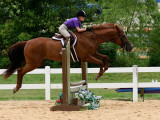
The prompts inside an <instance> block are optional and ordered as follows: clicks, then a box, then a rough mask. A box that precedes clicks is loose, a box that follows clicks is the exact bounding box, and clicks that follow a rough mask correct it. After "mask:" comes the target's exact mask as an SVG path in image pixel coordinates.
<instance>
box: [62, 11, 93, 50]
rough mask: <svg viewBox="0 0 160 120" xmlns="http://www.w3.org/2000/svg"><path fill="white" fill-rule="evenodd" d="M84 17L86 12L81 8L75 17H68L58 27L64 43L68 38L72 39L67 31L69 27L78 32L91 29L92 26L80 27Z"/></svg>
mask: <svg viewBox="0 0 160 120" xmlns="http://www.w3.org/2000/svg"><path fill="white" fill-rule="evenodd" d="M85 18H86V13H85V12H84V11H83V10H81V11H79V12H78V13H77V17H74V18H71V19H68V20H67V21H65V22H64V23H63V24H62V25H61V26H60V27H59V32H60V33H61V34H62V35H63V36H64V37H65V38H66V43H67V41H68V40H69V38H70V39H73V38H72V37H71V35H70V34H69V32H68V30H69V29H74V28H76V30H77V31H78V32H83V31H90V30H92V28H81V22H83V21H84V20H85ZM66 43H65V45H64V48H65V47H66Z"/></svg>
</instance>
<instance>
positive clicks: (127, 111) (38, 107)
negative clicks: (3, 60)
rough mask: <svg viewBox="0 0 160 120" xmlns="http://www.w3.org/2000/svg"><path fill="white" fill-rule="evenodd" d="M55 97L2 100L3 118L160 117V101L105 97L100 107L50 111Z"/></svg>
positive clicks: (143, 119) (150, 119)
mask: <svg viewBox="0 0 160 120" xmlns="http://www.w3.org/2000/svg"><path fill="white" fill-rule="evenodd" d="M53 105H54V101H0V120H159V119H160V101H158V100H146V101H145V102H137V103H135V102H131V101H113V100H101V107H100V108H99V109H97V110H85V111H76V112H75V111H73V112H67V111H56V112H53V111H50V107H52V106H53Z"/></svg>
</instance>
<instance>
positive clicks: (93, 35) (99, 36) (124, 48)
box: [91, 29, 125, 53]
mask: <svg viewBox="0 0 160 120" xmlns="http://www.w3.org/2000/svg"><path fill="white" fill-rule="evenodd" d="M91 32H92V33H93V37H94V39H95V41H96V43H97V39H96V37H95V36H94V34H95V35H97V36H98V37H100V38H102V39H103V40H106V42H108V40H107V39H106V38H105V37H103V36H101V35H99V34H97V33H96V32H95V31H94V29H92V30H91ZM118 35H119V33H118ZM123 36H124V34H123V35H122V36H120V35H119V37H120V40H121V41H122V37H123ZM122 43H123V41H122ZM122 48H123V53H124V49H125V45H123V46H122Z"/></svg>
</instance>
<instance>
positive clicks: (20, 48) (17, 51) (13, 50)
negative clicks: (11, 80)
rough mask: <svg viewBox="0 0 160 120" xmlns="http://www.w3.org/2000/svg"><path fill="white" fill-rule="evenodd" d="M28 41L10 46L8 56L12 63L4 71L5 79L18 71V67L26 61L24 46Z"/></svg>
mask: <svg viewBox="0 0 160 120" xmlns="http://www.w3.org/2000/svg"><path fill="white" fill-rule="evenodd" d="M26 43H27V42H26V41H23V42H19V43H16V44H14V45H12V46H11V47H10V48H9V51H8V57H9V59H10V61H11V64H10V65H9V67H8V68H7V70H6V71H5V72H4V73H3V76H4V78H5V79H7V78H8V77H9V76H10V75H12V74H13V73H14V72H15V71H16V69H18V68H20V67H21V66H22V65H23V64H24V63H25V58H24V47H25V45H26Z"/></svg>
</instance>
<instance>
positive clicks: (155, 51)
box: [148, 28, 160, 66]
mask: <svg viewBox="0 0 160 120" xmlns="http://www.w3.org/2000/svg"><path fill="white" fill-rule="evenodd" d="M159 36H160V28H156V29H155V30H154V31H152V32H151V33H150V36H149V39H150V47H149V52H148V55H149V57H150V58H149V66H160V49H159V48H160V37H159Z"/></svg>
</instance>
